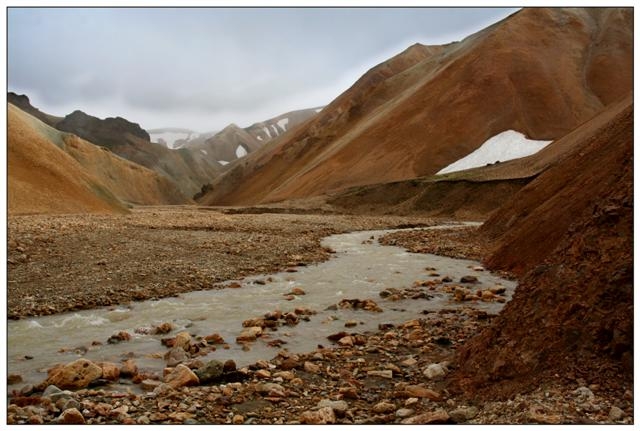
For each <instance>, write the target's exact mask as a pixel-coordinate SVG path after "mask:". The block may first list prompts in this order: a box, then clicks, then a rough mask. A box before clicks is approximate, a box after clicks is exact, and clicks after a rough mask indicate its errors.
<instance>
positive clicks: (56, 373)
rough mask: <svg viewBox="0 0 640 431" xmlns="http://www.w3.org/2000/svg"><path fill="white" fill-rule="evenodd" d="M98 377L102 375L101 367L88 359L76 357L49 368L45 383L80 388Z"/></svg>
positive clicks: (67, 387)
mask: <svg viewBox="0 0 640 431" xmlns="http://www.w3.org/2000/svg"><path fill="white" fill-rule="evenodd" d="M100 377H102V368H100V367H99V366H98V365H96V364H94V363H93V362H91V361H89V360H88V359H78V360H76V361H73V362H70V363H68V364H66V365H63V366H60V367H54V368H53V369H51V370H49V375H48V377H47V380H46V384H47V385H55V386H57V387H59V388H61V389H82V388H85V387H87V386H89V383H91V382H92V381H94V380H96V379H99V378H100Z"/></svg>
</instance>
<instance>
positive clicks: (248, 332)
mask: <svg viewBox="0 0 640 431" xmlns="http://www.w3.org/2000/svg"><path fill="white" fill-rule="evenodd" d="M261 335H262V328H261V327H260V326H250V327H248V328H245V329H244V330H243V331H242V332H241V333H240V335H238V336H237V337H236V343H238V344H243V343H247V342H251V341H256V339H257V338H258V337H259V336H261Z"/></svg>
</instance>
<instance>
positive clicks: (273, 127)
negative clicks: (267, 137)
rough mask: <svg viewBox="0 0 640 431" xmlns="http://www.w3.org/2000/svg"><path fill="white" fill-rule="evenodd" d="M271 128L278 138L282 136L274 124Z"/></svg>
mask: <svg viewBox="0 0 640 431" xmlns="http://www.w3.org/2000/svg"><path fill="white" fill-rule="evenodd" d="M271 128H272V129H273V133H275V135H276V136H278V135H279V134H280V132H278V129H276V126H274V125H273V124H272V125H271Z"/></svg>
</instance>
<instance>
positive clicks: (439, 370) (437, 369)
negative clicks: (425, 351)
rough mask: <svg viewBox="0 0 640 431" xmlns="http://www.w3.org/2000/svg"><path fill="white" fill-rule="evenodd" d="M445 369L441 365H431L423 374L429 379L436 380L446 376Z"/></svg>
mask: <svg viewBox="0 0 640 431" xmlns="http://www.w3.org/2000/svg"><path fill="white" fill-rule="evenodd" d="M446 373H447V372H446V370H445V368H444V367H443V366H442V365H440V364H431V365H429V366H428V367H427V368H426V369H425V370H424V371H423V373H422V374H424V376H425V377H426V378H428V379H436V378H438V377H443V376H444V375H445V374H446Z"/></svg>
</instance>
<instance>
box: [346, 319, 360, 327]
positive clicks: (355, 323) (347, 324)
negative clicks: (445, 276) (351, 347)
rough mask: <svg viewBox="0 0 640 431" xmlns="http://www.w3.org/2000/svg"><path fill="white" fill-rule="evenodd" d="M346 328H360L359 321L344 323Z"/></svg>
mask: <svg viewBox="0 0 640 431" xmlns="http://www.w3.org/2000/svg"><path fill="white" fill-rule="evenodd" d="M344 326H345V327H347V328H353V327H354V326H358V321H357V320H347V321H346V322H344Z"/></svg>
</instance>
